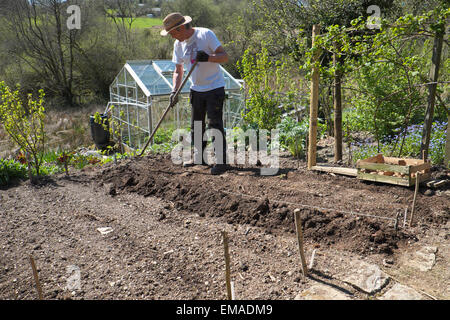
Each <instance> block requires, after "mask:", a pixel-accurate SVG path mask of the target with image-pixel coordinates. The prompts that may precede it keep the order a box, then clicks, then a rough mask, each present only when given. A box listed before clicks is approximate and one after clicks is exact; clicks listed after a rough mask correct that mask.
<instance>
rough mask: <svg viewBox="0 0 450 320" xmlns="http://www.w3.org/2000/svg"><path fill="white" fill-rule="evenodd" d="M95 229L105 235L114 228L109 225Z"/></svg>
mask: <svg viewBox="0 0 450 320" xmlns="http://www.w3.org/2000/svg"><path fill="white" fill-rule="evenodd" d="M97 231H98V232H100V233H101V234H102V235H107V234H108V233H111V232H113V231H114V229H113V228H111V227H102V228H97Z"/></svg>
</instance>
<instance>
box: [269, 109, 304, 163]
mask: <svg viewBox="0 0 450 320" xmlns="http://www.w3.org/2000/svg"><path fill="white" fill-rule="evenodd" d="M308 128H309V123H308V122H307V121H305V120H303V121H302V122H297V120H295V119H293V118H292V117H285V118H284V119H283V120H282V121H281V123H280V124H279V125H278V126H277V129H278V130H280V132H279V134H280V135H279V139H280V145H281V146H282V147H284V148H286V149H288V150H289V152H290V153H291V154H292V155H293V156H294V157H297V158H300V157H301V156H303V155H304V154H305V148H306V139H307V137H308V130H309V129H308Z"/></svg>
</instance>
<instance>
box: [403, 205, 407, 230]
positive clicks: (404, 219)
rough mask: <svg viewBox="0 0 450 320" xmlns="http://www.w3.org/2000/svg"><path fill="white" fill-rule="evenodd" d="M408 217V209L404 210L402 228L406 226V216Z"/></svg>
mask: <svg viewBox="0 0 450 320" xmlns="http://www.w3.org/2000/svg"><path fill="white" fill-rule="evenodd" d="M407 215H408V207H406V208H405V216H404V217H403V228H404V227H405V226H406V216H407Z"/></svg>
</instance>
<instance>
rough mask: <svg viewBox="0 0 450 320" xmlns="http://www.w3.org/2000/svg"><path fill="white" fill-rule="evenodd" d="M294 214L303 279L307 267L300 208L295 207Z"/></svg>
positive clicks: (306, 272)
mask: <svg viewBox="0 0 450 320" xmlns="http://www.w3.org/2000/svg"><path fill="white" fill-rule="evenodd" d="M294 215H295V228H296V230H297V241H298V250H299V252H300V258H301V262H302V271H303V279H305V278H306V277H307V276H308V268H307V266H306V258H305V251H304V249H303V230H302V220H301V218H300V210H298V209H296V210H295V211H294Z"/></svg>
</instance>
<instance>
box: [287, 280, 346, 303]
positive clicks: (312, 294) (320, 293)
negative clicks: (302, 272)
mask: <svg viewBox="0 0 450 320" xmlns="http://www.w3.org/2000/svg"><path fill="white" fill-rule="evenodd" d="M294 300H351V298H350V296H349V295H347V294H345V293H344V292H342V291H340V290H337V289H335V288H333V287H331V286H327V285H324V284H316V285H313V286H312V287H310V288H309V289H307V290H305V291H303V292H301V293H299V294H298V295H297V296H296V297H295V298H294Z"/></svg>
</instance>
